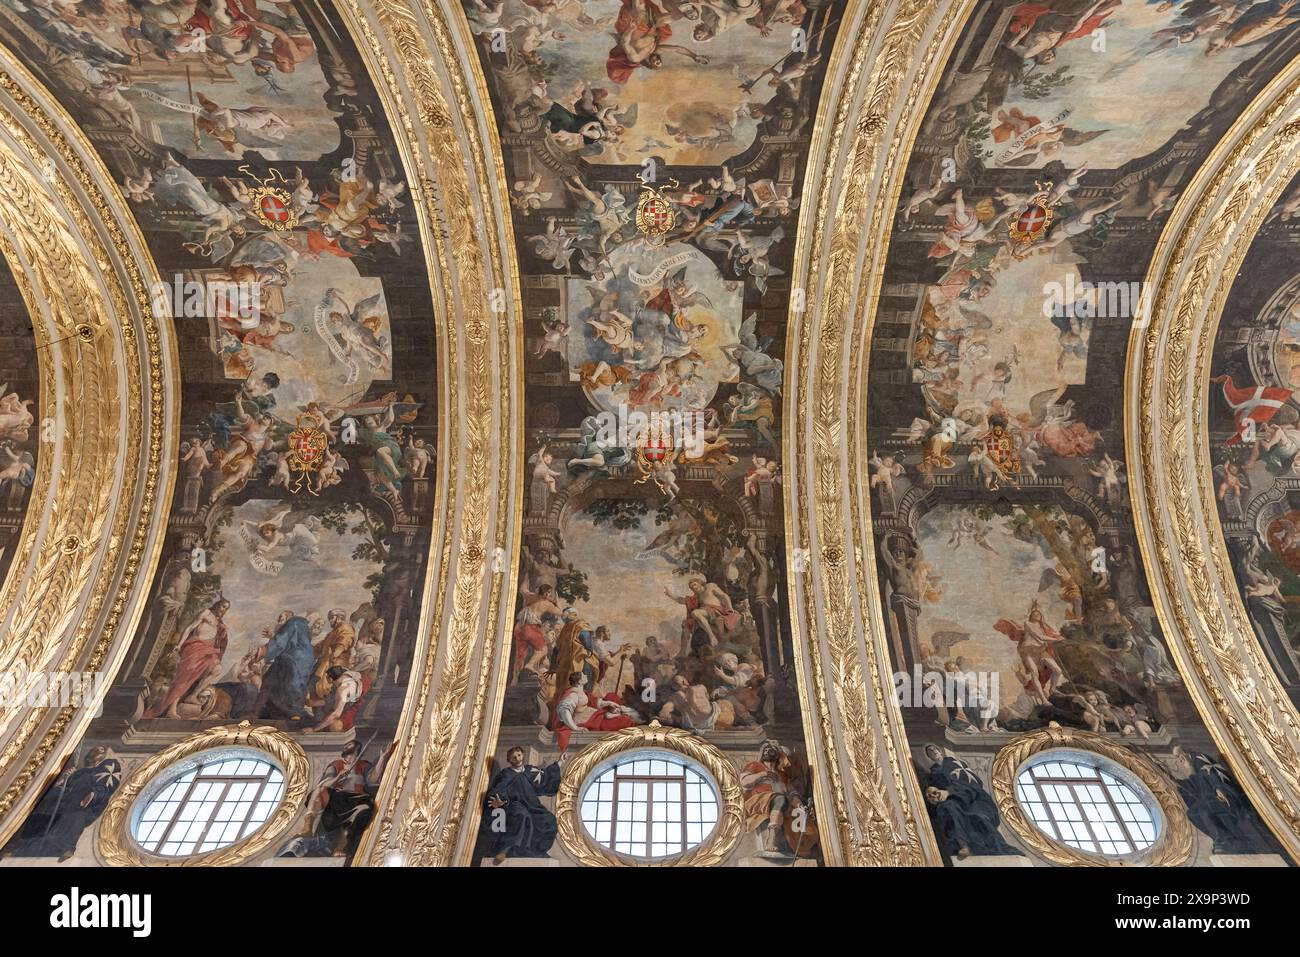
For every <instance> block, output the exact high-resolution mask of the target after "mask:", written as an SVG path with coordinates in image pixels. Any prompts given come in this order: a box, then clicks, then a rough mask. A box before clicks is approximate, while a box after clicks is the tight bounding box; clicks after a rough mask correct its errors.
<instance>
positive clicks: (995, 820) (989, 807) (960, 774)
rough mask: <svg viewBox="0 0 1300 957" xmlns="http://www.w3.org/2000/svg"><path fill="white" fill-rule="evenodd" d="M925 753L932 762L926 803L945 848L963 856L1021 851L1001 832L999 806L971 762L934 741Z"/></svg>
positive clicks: (950, 852)
mask: <svg viewBox="0 0 1300 957" xmlns="http://www.w3.org/2000/svg"><path fill="white" fill-rule="evenodd" d="M925 756H926V758H928V759H929V761H930V762H931V763H930V770H929V773H928V774H927V775H926V778H925V782H926V788H925V803H926V804H928V805H929V806H930V816H931V818H932V819H933V820H934V830H935V834H936V835H938V837H939V840H940V841H941V842H942V843H943V845H944V850H945V851H946V852H947V853H948V854H949V855H950V856H952V857H956V858H960V859H963V860H964V859H965V858H967V857H970V856H971V855H972V854H974V855H977V856H987V855H1008V854H1014V855H1019V854H1020V852H1019V851H1017V850H1016V849H1015V848H1013V847H1012V846H1011V845H1009V844H1008V843H1007V842H1006V841H1004V840H1003V839H1002V835H1001V834H1000V833H999V832H998V824H999V823H1000V821H1001V816H1000V815H999V814H998V806H997V805H996V804H995V803H994V802H993V797H992V796H991V795H990V794H989V793H988V792H987V791H985V790H984V784H983V783H982V782H981V781H980V779H979V776H978V775H976V774H975V772H974V770H973V769H972V768H971V766H970V765H969V764H967V763H966V762H965V761H962V760H961V759H960V758H954V757H952V756H951V755H945V754H944V753H943V751H942V750H940V749H939V748H938V747H937V746H935V745H933V744H929V745H926V748H925Z"/></svg>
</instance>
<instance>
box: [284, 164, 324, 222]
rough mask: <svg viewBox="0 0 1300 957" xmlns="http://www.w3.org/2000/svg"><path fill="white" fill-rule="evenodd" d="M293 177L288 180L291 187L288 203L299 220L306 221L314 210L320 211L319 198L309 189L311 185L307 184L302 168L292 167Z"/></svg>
mask: <svg viewBox="0 0 1300 957" xmlns="http://www.w3.org/2000/svg"><path fill="white" fill-rule="evenodd" d="M293 172H294V177H293V179H292V180H290V181H289V182H290V185H291V186H292V187H293V190H292V192H291V193H290V194H289V196H290V202H291V203H292V204H293V211H294V212H295V213H297V214H298V218H299V219H306V218H307V217H308V216H310V215H311V214H312V213H314V212H316V210H318V209H320V203H318V202H317V200H318V199H319V198H320V197H319V196H317V195H316V192H315V191H314V190H313V189H312V188H311V183H309V182H307V177H306V176H305V175H304V174H303V171H302V167H300V166H296V167H294V171H293Z"/></svg>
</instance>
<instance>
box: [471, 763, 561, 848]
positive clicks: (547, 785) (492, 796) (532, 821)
mask: <svg viewBox="0 0 1300 957" xmlns="http://www.w3.org/2000/svg"><path fill="white" fill-rule="evenodd" d="M506 761H507V762H508V763H507V765H506V767H504V768H502V769H501V770H500V771H498V772H497V773H496V774H495V775H493V777H492V781H491V783H490V784H489V785H488V791H487V801H486V802H485V805H484V809H483V832H484V836H485V837H486V838H487V840H488V849H489V853H491V854H492V857H493V860H494V862H495V863H497V864H500V863H501V862H502V861H504V860H505V859H506V858H507V857H546V856H547V855H548V853H549V852H550V850H551V845H552V844H554V843H555V835H556V833H557V830H558V828H557V826H556V823H555V815H554V814H552V813H551V812H550V811H549V810H547V809H546V807H544V806H543V805H542V802H541V801H540V800H539V798H541V797H550V796H552V795H554V794H555V793H556V792H557V791H559V790H560V765H559V764H558V763H554V764H550V765H547V766H546V767H545V768H539V767H537V766H536V765H533V764H525V763H524V750H523V748H511V749H510V750H509V751H508V752H506Z"/></svg>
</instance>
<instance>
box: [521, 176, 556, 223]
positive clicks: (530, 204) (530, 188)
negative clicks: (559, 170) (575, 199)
mask: <svg viewBox="0 0 1300 957" xmlns="http://www.w3.org/2000/svg"><path fill="white" fill-rule="evenodd" d="M553 195H554V194H553V193H547V192H543V191H542V174H541V173H540V172H537V173H534V174H533V178H532V179H521V180H516V181H515V195H514V196H511V197H510V198H511V200H513V201H514V204H515V207H516V208H517V209H519V211H520V212H523V213H528V212H532V211H533V210H534V209H541V208H542V207H543V206H544V205H546V204H547V203H548V202H550V200H551V196H553Z"/></svg>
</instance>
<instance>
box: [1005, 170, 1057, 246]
mask: <svg viewBox="0 0 1300 957" xmlns="http://www.w3.org/2000/svg"><path fill="white" fill-rule="evenodd" d="M1052 185H1053V184H1052V182H1051V181H1050V180H1049V181H1047V182H1046V183H1039V182H1037V181H1035V182H1034V188H1035V189H1037V190H1038V192H1037V193H1035V194H1034V195H1033V196H1032V197H1030V199H1029V202H1028V203H1026V204H1025V206H1024V208H1023V209H1021V210H1020V212H1019V213H1016V214H1015V215H1014V216H1012V217H1011V219H1009V220H1008V221H1007V231H1008V232H1009V233H1010V234H1011V241H1012V242H1014V243H1015V244H1016V245H1018V246H1028V245H1030V244H1031V243H1036V242H1038V241H1039V240H1040V239H1042V238H1043V237H1044V236H1046V235H1047V230H1048V228H1049V227H1050V226H1051V225H1052V206H1053V205H1054V204H1053V203H1052V202H1051V195H1052Z"/></svg>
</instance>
